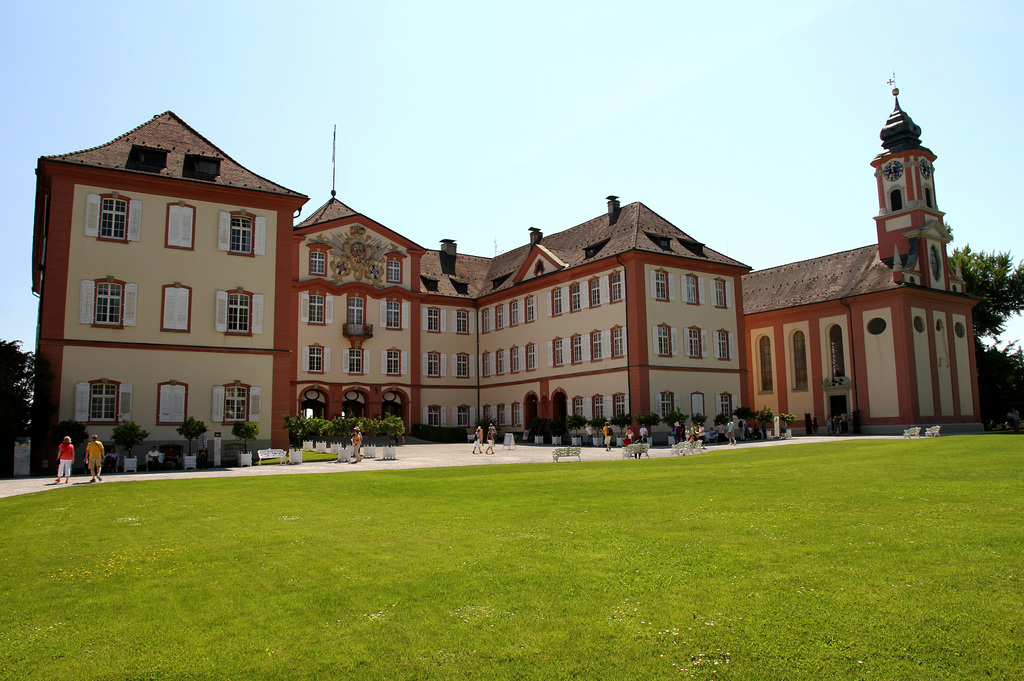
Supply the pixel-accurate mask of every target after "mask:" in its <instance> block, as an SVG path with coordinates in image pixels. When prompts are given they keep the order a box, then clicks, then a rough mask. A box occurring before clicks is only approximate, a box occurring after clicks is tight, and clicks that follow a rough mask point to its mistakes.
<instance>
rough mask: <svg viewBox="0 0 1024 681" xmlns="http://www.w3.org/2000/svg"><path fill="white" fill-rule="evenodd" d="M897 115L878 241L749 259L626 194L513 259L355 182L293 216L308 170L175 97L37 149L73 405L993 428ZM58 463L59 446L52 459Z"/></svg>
mask: <svg viewBox="0 0 1024 681" xmlns="http://www.w3.org/2000/svg"><path fill="white" fill-rule="evenodd" d="M881 138H882V146H883V152H882V153H881V154H879V155H878V156H877V157H876V158H875V159H874V161H873V162H872V166H873V167H874V169H875V173H876V175H877V178H878V196H879V207H880V212H879V215H878V216H877V217H876V218H875V220H876V226H877V230H876V231H877V243H873V244H871V245H869V246H865V247H864V248H860V249H855V250H852V251H846V252H843V253H836V254H832V255H828V256H824V257H822V258H818V259H814V260H809V261H804V262H799V263H792V264H788V265H783V266H781V267H776V268H771V269H767V270H761V271H756V272H751V271H750V268H749V267H748V266H746V265H744V264H743V263H740V262H738V261H736V260H733V259H731V258H729V257H727V256H725V255H723V254H721V253H719V252H717V251H715V250H713V249H712V248H710V247H708V246H707V245H705V244H704V243H702V242H701V241H699V240H698V239H696V238H694V237H693V236H691V235H689V234H687V233H686V232H683V231H682V230H680V229H678V228H677V227H675V226H674V225H672V224H671V223H670V222H669V221H667V220H665V219H664V218H663V217H661V216H660V215H658V214H657V213H655V212H654V211H653V210H651V209H650V208H648V207H647V206H645V205H644V204H642V203H630V204H627V205H625V206H623V205H621V204H620V203H619V200H618V198H617V197H614V196H610V197H608V199H607V210H603V211H602V212H601V214H600V215H598V216H597V217H595V218H593V219H590V220H588V221H586V222H583V223H581V224H579V225H577V226H575V227H571V228H568V229H565V230H563V231H560V232H557V233H554V234H550V235H544V234H542V232H541V231H540V230H539V229H536V228H531V229H530V230H529V231H528V233H527V235H525V236H527V237H528V238H524V244H523V245H522V246H520V247H518V248H516V249H514V250H511V251H509V252H506V253H503V254H501V255H498V256H496V257H494V258H485V257H478V256H473V255H466V254H460V253H458V250H457V247H456V243H455V242H454V241H452V240H450V239H442V240H441V242H440V245H441V247H440V248H439V249H437V250H433V249H427V248H424V247H423V246H420V245H419V244H417V243H416V242H414V241H412V240H411V239H409V238H408V237H407V236H404V235H402V234H399V233H397V232H395V231H393V230H391V229H389V228H388V227H385V226H384V225H381V224H379V223H378V222H376V221H375V220H373V219H372V218H370V217H368V216H365V215H363V214H361V213H358V212H356V211H354V210H352V209H351V208H349V207H348V206H346V205H345V204H344V203H342V202H341V201H338V200H337V199H336V198H335V197H334V196H333V192H332V198H331V199H330V200H329V201H328V202H327V203H326V204H324V205H323V206H321V207H320V208H318V209H317V210H316V211H314V212H313V213H312V214H311V215H310V216H309V217H307V218H306V219H304V220H302V221H301V222H299V223H298V224H294V216H296V215H298V214H299V212H300V211H301V208H302V206H303V205H304V204H305V203H306V201H307V200H308V198H307V197H306V196H305V195H303V194H301V193H299V192H296V191H292V190H290V189H287V188H285V187H282V186H280V185H278V184H275V183H274V182H271V181H269V180H267V179H265V178H263V177H261V176H259V175H257V174H255V173H253V172H251V171H249V170H247V169H246V168H244V167H242V166H241V165H240V164H238V163H237V162H235V161H234V160H233V159H232V158H231V157H230V156H228V155H227V154H225V153H224V152H222V151H221V150H220V149H218V148H217V147H216V146H215V145H213V144H212V143H211V142H210V141H208V140H207V139H206V138H204V137H203V136H202V135H200V134H199V133H198V132H196V131H195V130H193V129H192V128H191V127H189V126H188V125H187V124H186V123H185V122H184V121H182V120H181V119H180V118H178V117H177V116H176V115H175V114H173V113H171V112H166V113H163V114H160V115H159V116H156V117H154V118H153V119H152V120H150V121H148V122H146V123H144V124H143V125H141V126H139V127H138V128H135V129H134V130H132V131H130V132H128V133H125V134H124V135H121V136H120V137H118V138H116V139H115V140H113V141H111V142H109V143H107V144H104V145H101V146H98V147H94V148H92V149H86V150H84V151H79V152H73V153H68V154H62V155H57V156H44V157H42V158H40V160H39V164H38V168H37V192H36V219H35V238H34V248H33V291H34V292H36V293H37V294H38V296H39V299H40V302H39V327H38V338H37V352H38V354H39V356H40V357H43V358H46V359H48V360H49V361H50V362H51V364H52V366H53V373H54V381H55V385H54V389H53V394H54V395H55V396H56V401H57V411H56V414H55V415H54V417H53V418H54V422H56V421H58V420H63V419H72V418H73V419H76V420H79V421H83V422H86V423H87V424H88V426H89V428H90V430H91V431H93V432H97V433H98V434H99V435H100V437H101V439H109V435H110V430H111V429H112V427H113V426H114V425H115V424H116V423H117V422H119V421H122V420H134V421H135V422H137V423H139V425H141V426H142V427H143V428H145V429H146V430H148V431H150V437H151V440H152V441H153V442H154V443H164V442H180V437H179V436H178V435H177V434H176V433H175V429H176V428H177V427H178V426H179V425H180V424H181V422H182V421H183V420H184V418H185V417H186V416H194V417H196V418H198V419H200V420H202V421H205V422H206V423H207V425H208V426H210V430H211V434H213V433H217V432H219V433H221V435H222V436H223V439H224V440H228V439H230V430H231V425H232V424H233V423H234V422H235V421H238V420H248V421H255V422H257V423H259V424H260V428H261V437H260V440H259V441H257V442H256V443H254V446H257V447H262V446H266V444H268V443H270V444H272V445H273V446H275V447H284V446H286V444H287V433H286V431H285V430H284V427H283V420H282V419H281V418H280V417H281V415H282V414H296V413H300V412H304V413H309V414H315V415H318V416H324V417H327V418H331V417H334V416H337V415H341V414H342V413H344V414H347V415H365V416H377V415H379V414H398V415H401V416H402V418H403V419H404V420H405V422H406V424H407V426H408V427H411V426H412V424H415V423H426V424H431V425H440V426H458V427H467V428H468V427H470V426H472V425H474V424H475V422H476V420H477V419H478V418H487V419H489V420H491V421H493V422H494V423H495V425H497V426H499V427H500V428H502V429H506V430H517V431H518V430H525V429H527V428H529V425H530V421H531V420H532V419H533V418H534V417H536V416H542V417H544V418H551V419H556V420H561V419H564V418H565V417H566V415H567V414H570V413H574V412H575V413H581V414H583V415H584V416H586V417H588V418H602V417H604V418H608V417H611V416H614V415H617V414H621V413H632V414H637V413H641V412H649V411H655V412H658V413H665V412H667V411H670V410H679V411H683V412H685V413H689V414H694V413H703V414H707V415H709V416H713V415H715V414H718V413H731V411H732V410H733V409H735V408H736V407H737V406H740V405H746V406H751V407H754V408H760V407H763V406H771V407H773V408H775V409H776V410H777V411H785V412H791V413H795V414H797V415H798V416H802V415H803V414H809V415H813V416H817V417H818V418H819V419H822V418H824V417H825V416H826V415H829V414H833V413H850V414H854V413H856V414H857V415H858V418H859V424H860V426H861V428H862V429H865V430H868V431H874V432H896V431H898V430H899V429H900V428H902V427H906V426H908V425H915V424H918V425H920V424H922V423H925V422H927V423H933V422H934V423H940V424H944V425H948V426H949V428H952V429H955V428H962V429H975V428H977V429H980V424H979V423H978V421H979V416H978V414H979V410H978V393H977V384H976V380H975V379H974V376H975V371H974V354H973V353H974V345H973V333H972V324H971V308H972V306H973V303H974V299H973V298H971V297H970V296H969V295H967V294H966V293H965V292H964V288H963V280H962V279H961V278H960V276H959V275H958V273H957V272H955V271H953V270H952V269H951V268H950V265H949V262H948V260H947V253H946V244H947V243H949V241H950V240H951V237H950V235H949V233H948V232H947V231H946V230H945V228H944V227H943V224H942V217H943V214H942V213H941V211H939V210H938V208H937V202H936V193H935V178H934V168H933V166H932V163H933V162H934V160H935V155H934V154H932V152H931V151H929V150H928V149H926V148H925V147H923V146H921V142H920V128H919V127H917V126H916V125H915V124H914V123H913V121H911V120H910V117H909V116H907V115H906V114H905V113H904V112H903V111H902V110H901V109H900V107H899V103H898V101H897V103H896V109H895V110H894V112H893V113H892V115H891V116H890V117H889V120H888V121H887V123H886V125H885V127H884V128H883V130H882V134H881ZM802 425H803V424H802V420H801V422H798V424H797V426H796V428H795V429H796V430H797V432H800V431H801V428H800V426H802ZM216 446H217V447H219V446H220V441H219V440H217V441H216ZM47 449H48V448H47ZM218 453H219V450H218ZM44 460H45V461H46V463H45V464H44ZM53 466H54V462H53V461H52V457H48V456H47V453H46V451H44V448H43V447H42V446H40V449H39V450H38V451H36V452H34V454H33V469H34V470H39V469H46V468H52V467H53Z"/></svg>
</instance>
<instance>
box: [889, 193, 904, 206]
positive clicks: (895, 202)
mask: <svg viewBox="0 0 1024 681" xmlns="http://www.w3.org/2000/svg"><path fill="white" fill-rule="evenodd" d="M889 205H890V206H892V209H893V210H903V192H901V191H900V190H899V189H893V190H892V191H891V192H889Z"/></svg>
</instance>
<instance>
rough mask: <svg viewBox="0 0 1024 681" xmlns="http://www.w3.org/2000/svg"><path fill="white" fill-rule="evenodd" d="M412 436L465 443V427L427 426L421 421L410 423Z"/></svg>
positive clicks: (433, 440) (431, 440) (436, 440)
mask: <svg viewBox="0 0 1024 681" xmlns="http://www.w3.org/2000/svg"><path fill="white" fill-rule="evenodd" d="M412 436H413V437H418V438H419V439H421V440H429V441H430V442H461V443H463V444H465V443H466V429H465V428H450V427H445V426H428V425H424V424H422V423H414V424H413V425H412Z"/></svg>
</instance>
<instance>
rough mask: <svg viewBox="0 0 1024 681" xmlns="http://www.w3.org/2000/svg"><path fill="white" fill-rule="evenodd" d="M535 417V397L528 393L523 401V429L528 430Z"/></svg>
mask: <svg viewBox="0 0 1024 681" xmlns="http://www.w3.org/2000/svg"><path fill="white" fill-rule="evenodd" d="M536 415H537V396H536V395H535V394H533V393H529V394H528V395H527V396H526V398H525V399H524V400H523V428H525V429H526V430H529V429H530V422H531V421H533V417H534V416H536Z"/></svg>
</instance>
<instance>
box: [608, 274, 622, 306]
mask: <svg viewBox="0 0 1024 681" xmlns="http://www.w3.org/2000/svg"><path fill="white" fill-rule="evenodd" d="M608 289H609V299H610V300H611V302H613V303H617V302H619V301H620V300H622V298H623V290H622V271H621V270H619V271H617V272H612V273H611V274H610V275H608Z"/></svg>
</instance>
